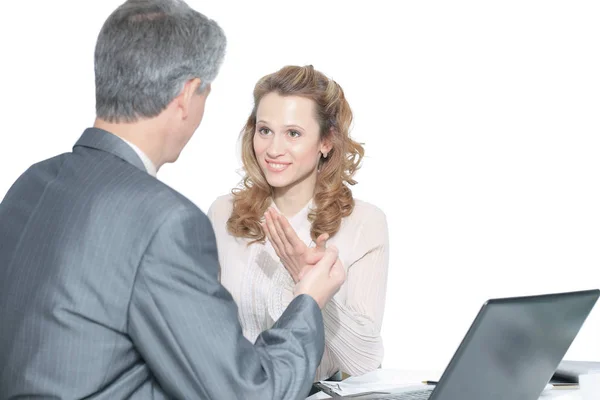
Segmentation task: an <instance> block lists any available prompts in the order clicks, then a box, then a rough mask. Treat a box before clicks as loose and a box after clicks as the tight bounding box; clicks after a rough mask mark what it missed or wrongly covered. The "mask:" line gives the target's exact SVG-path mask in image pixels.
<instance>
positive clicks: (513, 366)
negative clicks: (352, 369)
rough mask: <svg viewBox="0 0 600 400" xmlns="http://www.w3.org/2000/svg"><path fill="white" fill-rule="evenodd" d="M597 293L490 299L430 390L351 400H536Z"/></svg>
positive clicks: (420, 388)
mask: <svg viewBox="0 0 600 400" xmlns="http://www.w3.org/2000/svg"><path fill="white" fill-rule="evenodd" d="M599 295H600V290H598V289H596V290H586V291H579V292H569V293H556V294H546V295H538V296H526V297H512V298H503V299H491V300H488V301H487V302H485V303H484V305H483V307H482V308H481V309H480V311H479V313H478V314H477V317H476V318H475V320H474V321H473V323H472V325H471V327H470V328H469V330H468V332H467V334H466V335H465V337H464V339H463V340H462V342H461V344H460V346H459V347H458V349H457V350H456V353H455V354H454V356H453V357H452V359H451V360H450V363H449V364H448V366H447V367H446V370H445V371H444V373H443V375H442V376H441V378H440V380H439V382H438V384H437V385H435V386H422V385H420V386H412V387H404V388H401V389H397V390H393V391H389V392H390V393H386V394H366V395H362V396H361V395H352V396H340V397H338V398H352V399H354V400H367V399H368V400H371V399H379V400H384V399H388V400H391V399H395V400H424V399H427V400H537V399H538V398H539V396H540V394H541V393H542V391H543V390H544V387H545V386H546V384H547V383H548V382H549V381H550V378H551V377H552V375H553V374H554V371H555V370H556V368H557V367H558V364H559V363H560V361H561V360H562V359H563V357H564V355H565V353H566V352H567V350H568V349H569V347H570V346H571V343H572V342H573V340H574V339H575V336H577V333H578V332H579V330H580V328H581V326H582V325H583V323H584V321H585V320H586V318H587V317H588V314H589V313H590V311H591V310H592V308H593V307H594V305H595V304H596V301H597V300H598V297H599Z"/></svg>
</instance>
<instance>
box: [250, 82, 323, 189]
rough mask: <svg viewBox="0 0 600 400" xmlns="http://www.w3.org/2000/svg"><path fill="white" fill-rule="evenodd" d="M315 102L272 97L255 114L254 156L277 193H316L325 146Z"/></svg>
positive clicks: (305, 99)
mask: <svg viewBox="0 0 600 400" xmlns="http://www.w3.org/2000/svg"><path fill="white" fill-rule="evenodd" d="M315 106H316V105H315V102H314V101H313V100H311V99H308V98H305V97H300V96H281V95H279V94H277V93H269V94H267V95H265V96H263V98H262V99H261V100H260V102H259V104H258V108H257V110H256V128H255V130H254V154H255V155H256V159H257V161H258V164H259V165H260V168H261V170H262V171H263V173H264V175H265V177H266V179H267V182H268V183H269V185H271V186H272V187H273V188H275V190H276V191H277V189H285V190H286V191H287V190H288V189H291V188H294V191H295V192H296V191H298V190H299V191H302V192H304V191H310V193H311V194H310V195H311V196H312V192H313V191H314V188H315V184H316V179H317V167H318V164H319V159H320V158H321V154H322V153H323V154H325V153H327V152H328V151H329V149H330V147H329V146H327V145H326V144H324V143H322V141H321V138H320V132H319V130H320V128H319V123H318V121H317V119H316V117H315V116H316V112H315Z"/></svg>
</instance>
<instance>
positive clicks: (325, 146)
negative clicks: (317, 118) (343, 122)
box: [319, 128, 334, 158]
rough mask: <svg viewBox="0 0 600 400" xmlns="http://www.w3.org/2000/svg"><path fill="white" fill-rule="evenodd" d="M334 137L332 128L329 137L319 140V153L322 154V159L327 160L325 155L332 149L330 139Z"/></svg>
mask: <svg viewBox="0 0 600 400" xmlns="http://www.w3.org/2000/svg"><path fill="white" fill-rule="evenodd" d="M333 135H334V131H333V128H331V130H330V131H329V135H328V136H327V137H326V138H323V139H322V140H321V148H320V149H319V151H320V152H321V154H323V158H327V155H328V154H329V152H330V151H331V149H332V148H333V144H332V143H331V137H332V136H333Z"/></svg>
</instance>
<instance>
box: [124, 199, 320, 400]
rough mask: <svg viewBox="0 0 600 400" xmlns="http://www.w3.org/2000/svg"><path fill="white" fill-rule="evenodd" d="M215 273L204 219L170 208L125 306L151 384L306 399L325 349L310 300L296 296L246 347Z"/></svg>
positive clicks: (201, 393) (178, 390) (199, 394)
mask: <svg viewBox="0 0 600 400" xmlns="http://www.w3.org/2000/svg"><path fill="white" fill-rule="evenodd" d="M218 271H219V265H218V258H217V250H216V244H215V237H214V233H213V230H212V227H211V224H210V222H209V221H208V219H207V217H206V216H205V215H204V214H203V213H202V212H201V211H199V210H198V209H194V208H191V207H182V208H180V209H178V210H176V211H173V212H172V213H171V215H170V216H169V217H167V219H166V221H165V222H164V223H163V224H162V226H161V227H160V228H159V229H158V231H157V232H156V234H155V235H154V237H153V239H152V241H151V242H150V244H149V246H148V249H147V251H146V253H145V255H144V256H143V258H142V261H141V263H140V265H139V267H138V272H137V276H136V279H135V283H134V287H133V290H132V297H131V302H130V305H129V322H128V325H129V326H128V331H129V335H130V336H131V338H132V340H133V342H134V344H135V346H136V347H137V349H138V351H139V352H140V353H141V355H142V357H143V358H144V360H145V361H146V363H147V364H148V366H149V367H150V369H151V371H152V373H153V375H154V376H155V378H156V379H157V381H158V383H159V384H160V385H161V387H162V388H163V390H164V391H165V392H166V393H167V394H168V395H170V396H172V397H174V398H178V399H184V398H185V399H188V398H207V399H236V398H244V399H259V398H260V399H303V398H305V397H306V396H307V394H308V392H309V390H310V387H311V384H312V381H313V377H314V373H315V370H316V368H317V366H318V363H319V361H320V360H321V357H322V354H323V348H324V328H323V320H322V315H321V311H320V309H319V307H318V305H317V304H316V302H315V301H314V300H313V299H312V298H311V297H309V296H306V295H303V296H299V297H297V298H296V299H294V301H292V303H291V304H290V305H289V307H288V308H287V309H286V311H285V312H284V313H283V315H282V316H281V318H280V319H279V320H278V321H277V322H276V323H275V325H274V326H273V328H272V329H270V330H267V331H265V332H263V333H262V334H261V335H260V336H259V337H258V339H257V340H256V343H254V344H252V343H250V342H249V341H248V340H247V339H245V338H244V336H243V334H242V329H241V326H240V324H239V321H238V311H237V307H236V305H235V302H234V301H233V299H232V297H231V295H230V294H229V292H228V291H227V290H226V289H225V288H224V287H223V286H222V285H221V284H220V283H219V282H218Z"/></svg>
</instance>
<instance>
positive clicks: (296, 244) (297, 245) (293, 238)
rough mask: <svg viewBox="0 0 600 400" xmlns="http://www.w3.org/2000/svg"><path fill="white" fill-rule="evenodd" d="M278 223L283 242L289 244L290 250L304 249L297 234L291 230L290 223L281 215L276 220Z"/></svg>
mask: <svg viewBox="0 0 600 400" xmlns="http://www.w3.org/2000/svg"><path fill="white" fill-rule="evenodd" d="M277 222H279V224H280V226H281V229H282V231H283V235H284V237H285V241H286V242H287V243H288V244H289V246H290V248H292V249H303V248H305V247H306V244H304V242H303V241H302V239H300V237H298V234H297V233H296V231H295V230H294V228H292V225H291V224H290V222H289V221H288V220H287V218H285V217H284V216H283V215H280V216H279V218H278V219H277Z"/></svg>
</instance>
